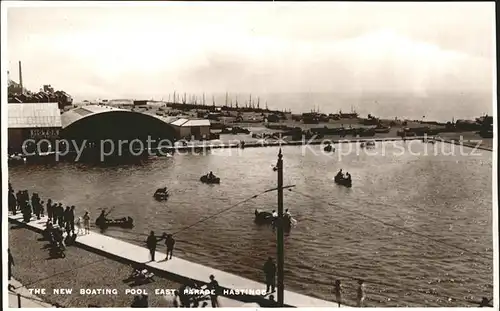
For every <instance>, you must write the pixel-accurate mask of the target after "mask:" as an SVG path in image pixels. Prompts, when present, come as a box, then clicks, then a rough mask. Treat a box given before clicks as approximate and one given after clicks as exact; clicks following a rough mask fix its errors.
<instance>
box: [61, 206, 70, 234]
mask: <svg viewBox="0 0 500 311" xmlns="http://www.w3.org/2000/svg"><path fill="white" fill-rule="evenodd" d="M70 212H71V209H70V207H69V206H66V209H65V210H64V216H63V217H64V229H65V230H66V232H67V233H68V235H69V232H70V231H71V228H70V223H69V217H70Z"/></svg>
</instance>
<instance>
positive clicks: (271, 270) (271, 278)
mask: <svg viewBox="0 0 500 311" xmlns="http://www.w3.org/2000/svg"><path fill="white" fill-rule="evenodd" d="M263 270H264V274H265V275H266V293H274V290H275V284H276V265H275V264H274V262H273V259H272V258H271V257H269V258H267V261H266V263H265V264H264V269H263ZM270 289H272V291H269V290H270Z"/></svg>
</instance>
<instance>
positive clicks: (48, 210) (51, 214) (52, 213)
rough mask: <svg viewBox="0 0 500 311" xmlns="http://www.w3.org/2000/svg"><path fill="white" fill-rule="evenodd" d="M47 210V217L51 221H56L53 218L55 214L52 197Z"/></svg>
mask: <svg viewBox="0 0 500 311" xmlns="http://www.w3.org/2000/svg"><path fill="white" fill-rule="evenodd" d="M46 210H47V217H48V218H49V220H50V221H51V222H54V220H53V219H52V216H53V215H54V207H53V206H52V199H48V200H47V207H46Z"/></svg>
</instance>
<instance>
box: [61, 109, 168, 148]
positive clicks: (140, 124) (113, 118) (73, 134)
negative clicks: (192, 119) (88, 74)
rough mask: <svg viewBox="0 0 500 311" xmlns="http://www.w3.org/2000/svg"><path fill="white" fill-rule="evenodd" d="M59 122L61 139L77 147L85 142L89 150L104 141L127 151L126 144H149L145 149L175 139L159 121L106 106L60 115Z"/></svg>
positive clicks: (154, 117)
mask: <svg viewBox="0 0 500 311" xmlns="http://www.w3.org/2000/svg"><path fill="white" fill-rule="evenodd" d="M61 121H62V132H61V138H64V139H66V140H68V141H74V142H76V143H78V144H79V145H81V143H82V142H84V141H85V142H86V143H87V145H89V146H91V147H92V146H93V147H98V146H100V145H102V144H103V142H104V141H107V142H108V145H109V144H111V142H114V143H116V144H118V143H120V142H121V143H122V145H124V146H125V147H126V148H128V142H131V141H134V140H140V141H142V142H143V143H146V142H147V141H148V140H150V141H153V143H151V144H150V145H149V147H155V146H156V144H157V143H158V142H159V141H160V140H168V141H170V142H172V143H173V141H174V140H175V136H176V135H175V130H174V128H173V127H172V126H171V125H170V124H168V123H167V122H166V121H164V120H162V119H161V118H160V117H156V116H154V115H149V114H144V113H139V112H133V111H130V110H126V109H119V108H114V107H108V106H96V105H89V106H83V107H79V108H75V109H72V110H69V111H67V112H65V113H63V114H62V115H61ZM164 145H168V144H166V143H164Z"/></svg>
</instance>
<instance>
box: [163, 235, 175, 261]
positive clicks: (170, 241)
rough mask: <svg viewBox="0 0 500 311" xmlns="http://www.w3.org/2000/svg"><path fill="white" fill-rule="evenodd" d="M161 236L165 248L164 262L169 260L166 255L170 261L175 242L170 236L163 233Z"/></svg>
mask: <svg viewBox="0 0 500 311" xmlns="http://www.w3.org/2000/svg"><path fill="white" fill-rule="evenodd" d="M163 235H164V236H165V245H166V246H167V257H165V260H168V259H169V258H168V255H170V259H172V253H173V251H174V245H175V240H174V238H173V237H172V235H171V234H168V235H166V234H165V233H164V234H163Z"/></svg>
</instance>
